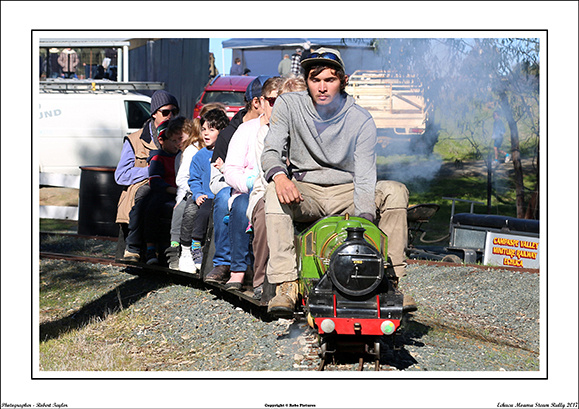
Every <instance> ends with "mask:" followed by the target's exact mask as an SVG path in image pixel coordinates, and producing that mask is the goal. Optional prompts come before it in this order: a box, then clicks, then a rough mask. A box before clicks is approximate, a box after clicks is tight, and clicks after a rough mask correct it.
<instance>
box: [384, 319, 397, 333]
mask: <svg viewBox="0 0 579 409" xmlns="http://www.w3.org/2000/svg"><path fill="white" fill-rule="evenodd" d="M380 329H381V330H382V332H383V333H384V335H391V334H393V333H394V331H396V325H394V323H393V322H392V321H389V320H386V321H384V322H383V323H382V324H381V325H380Z"/></svg>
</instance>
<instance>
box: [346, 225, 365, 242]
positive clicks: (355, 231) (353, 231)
mask: <svg viewBox="0 0 579 409" xmlns="http://www.w3.org/2000/svg"><path fill="white" fill-rule="evenodd" d="M365 231H366V229H365V228H363V227H348V228H347V229H346V232H347V233H348V237H346V240H345V241H352V240H364V232H365Z"/></svg>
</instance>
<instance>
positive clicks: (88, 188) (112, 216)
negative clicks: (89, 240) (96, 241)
mask: <svg viewBox="0 0 579 409" xmlns="http://www.w3.org/2000/svg"><path fill="white" fill-rule="evenodd" d="M80 169H81V174H80V191H79V198H78V234H85V235H89V236H107V237H118V235H119V226H118V225H117V224H116V223H115V220H116V217H117V204H118V203H119V197H120V196H121V192H122V191H123V187H122V186H119V185H117V183H116V182H115V168H114V167H105V166H81V168H80Z"/></svg>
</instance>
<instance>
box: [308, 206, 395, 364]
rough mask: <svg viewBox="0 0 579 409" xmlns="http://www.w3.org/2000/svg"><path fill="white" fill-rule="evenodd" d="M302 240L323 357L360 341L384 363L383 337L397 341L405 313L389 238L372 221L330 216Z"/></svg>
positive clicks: (310, 308)
mask: <svg viewBox="0 0 579 409" xmlns="http://www.w3.org/2000/svg"><path fill="white" fill-rule="evenodd" d="M298 242H299V246H298V248H299V252H298V270H299V271H300V294H301V295H302V305H303V309H304V313H305V314H306V317H307V320H308V323H309V325H310V326H311V327H313V328H314V329H316V330H317V331H318V333H319V335H320V338H321V350H322V357H323V355H325V354H326V353H331V352H333V347H334V346H336V345H337V344H338V343H340V342H342V341H344V340H346V342H348V341H347V340H348V339H350V340H354V339H355V340H356V344H359V343H360V341H361V340H367V342H366V352H368V353H370V354H372V355H375V356H376V357H377V359H379V356H380V350H379V339H380V338H382V337H384V336H388V338H390V339H391V340H393V335H394V334H395V332H396V331H397V330H398V328H399V327H400V323H401V320H402V317H403V313H404V311H403V299H404V296H403V294H402V293H401V292H400V291H399V290H398V288H397V280H396V276H395V274H394V270H393V269H392V267H391V265H390V264H389V262H388V258H387V254H388V238H387V236H386V235H385V234H384V233H383V232H382V231H381V230H380V229H379V228H378V227H376V226H375V225H374V224H373V223H371V222H369V221H368V220H366V219H363V218H358V217H349V216H348V215H345V216H328V217H325V218H323V219H320V220H319V221H318V222H317V223H315V224H314V225H313V226H311V227H310V228H308V229H307V230H305V231H304V232H303V233H301V234H300V235H299V236H298ZM349 336H351V337H349Z"/></svg>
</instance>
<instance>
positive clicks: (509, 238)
mask: <svg viewBox="0 0 579 409" xmlns="http://www.w3.org/2000/svg"><path fill="white" fill-rule="evenodd" d="M483 263H484V264H493V265H501V266H508V267H524V268H539V238H537V237H528V236H519V235H513V234H501V233H493V232H488V233H487V236H486V244H485V256H484V260H483Z"/></svg>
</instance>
